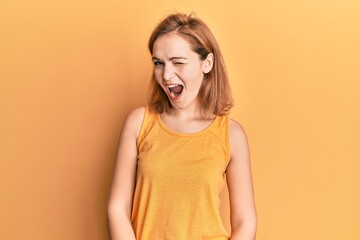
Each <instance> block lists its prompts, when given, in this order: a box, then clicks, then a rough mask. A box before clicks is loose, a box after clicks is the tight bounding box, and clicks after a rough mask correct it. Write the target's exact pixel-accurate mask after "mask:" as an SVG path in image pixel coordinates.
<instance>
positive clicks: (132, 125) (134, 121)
mask: <svg viewBox="0 0 360 240" xmlns="http://www.w3.org/2000/svg"><path fill="white" fill-rule="evenodd" d="M144 115H145V107H138V108H135V109H133V110H132V111H131V112H130V113H129V114H128V116H127V117H126V119H125V121H124V124H123V130H126V131H129V132H131V133H132V134H134V135H133V136H134V137H137V136H138V135H139V132H140V128H141V125H142V122H143V119H144Z"/></svg>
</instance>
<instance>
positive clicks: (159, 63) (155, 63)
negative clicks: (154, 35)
mask: <svg viewBox="0 0 360 240" xmlns="http://www.w3.org/2000/svg"><path fill="white" fill-rule="evenodd" d="M162 64H163V63H162V62H160V61H154V65H155V66H159V65H162Z"/></svg>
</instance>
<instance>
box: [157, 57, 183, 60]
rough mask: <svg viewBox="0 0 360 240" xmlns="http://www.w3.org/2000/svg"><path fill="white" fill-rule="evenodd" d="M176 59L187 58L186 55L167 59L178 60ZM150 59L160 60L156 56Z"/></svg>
mask: <svg viewBox="0 0 360 240" xmlns="http://www.w3.org/2000/svg"><path fill="white" fill-rule="evenodd" d="M178 59H184V60H187V58H186V57H171V58H170V59H169V60H170V61H172V60H178ZM152 60H160V59H158V58H157V57H152Z"/></svg>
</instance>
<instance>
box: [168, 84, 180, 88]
mask: <svg viewBox="0 0 360 240" xmlns="http://www.w3.org/2000/svg"><path fill="white" fill-rule="evenodd" d="M176 86H178V85H177V84H173V85H169V88H174V87H176Z"/></svg>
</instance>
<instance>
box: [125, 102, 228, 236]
mask: <svg viewBox="0 0 360 240" xmlns="http://www.w3.org/2000/svg"><path fill="white" fill-rule="evenodd" d="M228 127H229V116H228V115H225V116H216V118H215V119H214V120H213V122H212V123H211V124H210V125H209V126H208V127H207V128H206V129H204V130H202V131H200V132H197V133H178V132H175V131H172V130H170V129H169V128H167V127H166V126H165V125H164V123H163V122H162V121H161V118H160V115H159V114H155V113H152V112H151V111H150V110H149V109H148V108H146V111H145V116H144V120H143V123H142V126H141V130H140V134H139V137H138V143H137V147H138V169H137V176H136V187H135V193H134V200H133V209H132V223H133V228H134V232H135V235H136V239H137V240H200V239H202V240H203V239H208V240H227V239H229V237H230V234H229V233H228V232H227V231H226V230H225V228H224V226H223V223H222V220H221V217H220V210H219V207H220V198H219V194H220V192H221V191H222V189H223V187H224V183H225V182H224V181H225V178H224V174H225V170H226V167H227V164H228V162H229V159H230V146H229V133H228Z"/></svg>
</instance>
